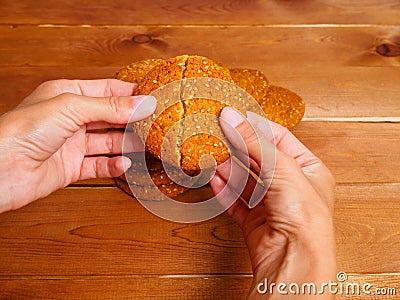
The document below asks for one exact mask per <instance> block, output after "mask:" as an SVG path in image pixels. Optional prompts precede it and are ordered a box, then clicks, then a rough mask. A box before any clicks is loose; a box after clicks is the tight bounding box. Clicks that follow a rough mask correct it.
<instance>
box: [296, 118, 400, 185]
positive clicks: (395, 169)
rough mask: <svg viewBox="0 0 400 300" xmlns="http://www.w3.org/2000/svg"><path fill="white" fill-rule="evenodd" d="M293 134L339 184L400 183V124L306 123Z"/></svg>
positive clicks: (300, 125)
mask: <svg viewBox="0 0 400 300" xmlns="http://www.w3.org/2000/svg"><path fill="white" fill-rule="evenodd" d="M293 132H294V134H295V136H296V137H297V138H298V139H299V140H300V141H302V142H303V144H304V145H306V146H307V147H308V148H309V149H310V150H311V151H312V152H313V153H314V154H315V155H316V156H317V157H319V158H320V159H322V161H323V162H324V163H325V164H326V165H327V166H328V168H329V169H330V170H331V172H332V173H333V175H334V177H335V179H336V181H337V182H338V183H366V182H369V183H385V182H388V183H389V182H391V183H398V182H400V172H399V170H400V139H399V138H398V137H399V134H400V126H399V124H398V123H392V124H391V123H346V122H339V123H337V122H303V123H300V124H299V126H298V127H297V128H295V130H294V131H293Z"/></svg>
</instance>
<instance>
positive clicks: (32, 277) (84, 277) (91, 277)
mask: <svg viewBox="0 0 400 300" xmlns="http://www.w3.org/2000/svg"><path fill="white" fill-rule="evenodd" d="M346 275H348V276H351V277H366V276H382V277H384V276H399V277H400V273H398V272H391V273H348V272H346ZM135 278H165V279H178V278H200V279H201V278H202V279H209V278H253V274H251V273H248V274H237V273H232V274H170V275H78V276H37V275H25V276H10V277H9V276H0V281H1V280H5V279H6V280H97V279H135Z"/></svg>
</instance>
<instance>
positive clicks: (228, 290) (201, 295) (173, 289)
mask: <svg viewBox="0 0 400 300" xmlns="http://www.w3.org/2000/svg"><path fill="white" fill-rule="evenodd" d="M399 279H400V274H399V273H398V274H349V275H348V280H347V282H349V283H355V284H359V285H360V286H362V285H363V284H365V283H369V284H371V285H373V287H372V288H371V290H370V291H371V292H376V288H383V287H386V288H392V289H395V290H396V295H397V297H393V296H392V297H390V296H386V297H383V296H377V295H370V296H369V295H365V294H364V295H362V299H365V300H369V299H395V298H396V299H398V295H399V293H400V291H399V287H398V284H397V283H398V281H399ZM251 281H252V278H251V277H248V276H246V277H244V276H224V277H221V276H204V275H203V276H198V277H197V276H196V277H173V278H168V277H157V276H155V277H149V276H143V277H105V276H90V277H78V278H74V277H72V278H65V277H63V278H40V277H39V278H35V277H34V278H30V277H26V278H21V279H18V280H15V279H0V286H1V289H2V295H3V296H4V299H13V300H18V299H21V300H22V299H27V298H29V299H53V298H55V296H56V297H57V298H56V299H166V298H168V299H177V300H178V299H179V300H181V299H199V300H200V299H201V300H205V299H210V300H214V299H245V297H246V294H247V291H248V289H249V288H250V284H251ZM350 291H352V290H351V289H350ZM359 297H360V295H351V294H350V295H337V299H360V298H359Z"/></svg>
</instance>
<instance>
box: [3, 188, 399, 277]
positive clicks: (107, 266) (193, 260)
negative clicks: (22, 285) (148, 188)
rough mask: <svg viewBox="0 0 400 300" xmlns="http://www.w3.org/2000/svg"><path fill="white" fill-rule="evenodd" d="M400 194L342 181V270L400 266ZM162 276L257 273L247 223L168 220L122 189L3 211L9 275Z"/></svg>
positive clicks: (64, 195) (82, 191)
mask: <svg viewBox="0 0 400 300" xmlns="http://www.w3.org/2000/svg"><path fill="white" fill-rule="evenodd" d="M204 192H205V193H206V192H208V191H204ZM399 192H400V185H399V184H388V185H371V186H370V185H344V186H338V188H337V191H336V199H337V200H336V212H335V226H336V232H337V245H338V247H337V252H338V264H339V269H340V270H343V271H346V272H348V273H355V272H356V273H376V272H394V271H396V270H398V269H399V268H400V253H399V251H398V247H399V244H400V234H399V233H400V223H399V219H398V216H399V214H400V203H399V201H398V195H399ZM196 193H199V191H197V192H196ZM61 199H62V200H61ZM388 257H390V259H387V258H388ZM157 274H158V275H190V274H214V275H215V274H227V275H229V274H238V275H240V274H251V267H250V262H249V259H248V254H247V249H246V246H245V244H244V242H243V238H242V235H241V231H240V229H239V228H238V226H237V225H236V224H235V223H234V222H233V221H232V219H231V218H230V217H229V216H227V215H225V214H223V215H221V216H219V217H217V218H215V219H212V220H210V221H206V222H202V223H196V224H178V223H172V222H167V221H164V220H162V219H160V218H158V217H155V216H153V215H152V214H150V213H149V212H147V211H146V210H145V209H144V208H143V207H142V206H141V205H140V204H139V203H138V202H136V201H135V200H133V199H132V198H130V197H129V196H127V195H125V194H124V193H122V192H121V191H120V190H118V189H117V188H68V189H64V190H60V191H57V192H55V193H54V194H52V195H50V196H49V197H47V198H45V199H42V200H40V201H36V202H35V203H32V204H31V205H29V206H28V207H25V208H23V209H21V210H19V211H15V212H8V213H5V214H2V215H0V277H2V278H5V279H6V278H10V277H14V276H19V277H24V276H28V277H29V276H31V275H34V276H45V277H48V276H61V277H62V276H90V275H107V276H114V275H115V276H117V275H118V276H133V275H134V276H138V275H157Z"/></svg>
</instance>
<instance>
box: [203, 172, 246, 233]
mask: <svg viewBox="0 0 400 300" xmlns="http://www.w3.org/2000/svg"><path fill="white" fill-rule="evenodd" d="M210 185H211V189H212V190H213V193H214V194H215V195H216V196H217V199H218V201H219V203H220V204H221V205H222V206H223V207H224V208H228V209H227V213H228V214H229V215H230V216H231V217H232V218H233V219H234V220H235V222H236V223H237V224H238V225H239V226H240V227H241V228H243V223H244V221H245V220H246V218H247V216H248V214H249V212H250V209H249V208H248V207H247V205H246V204H245V203H244V202H243V201H242V200H240V198H239V199H238V196H237V195H236V194H235V193H234V192H233V191H232V190H230V189H229V187H227V185H226V182H225V181H224V180H223V179H222V178H221V177H220V176H219V175H218V174H215V175H214V177H213V178H212V179H211V181H210ZM232 202H233V204H232Z"/></svg>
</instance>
